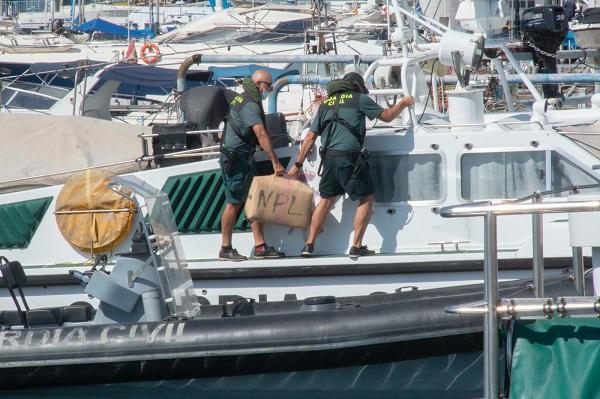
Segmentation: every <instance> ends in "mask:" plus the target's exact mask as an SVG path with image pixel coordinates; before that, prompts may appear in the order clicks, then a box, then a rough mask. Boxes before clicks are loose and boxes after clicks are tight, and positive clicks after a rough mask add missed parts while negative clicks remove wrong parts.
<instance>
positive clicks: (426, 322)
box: [0, 277, 575, 390]
mask: <svg viewBox="0 0 600 399" xmlns="http://www.w3.org/2000/svg"><path fill="white" fill-rule="evenodd" d="M528 284H529V281H516V282H509V283H504V284H503V285H502V287H501V289H500V295H502V296H503V297H524V296H532V295H533V293H532V291H531V289H530V288H529V286H528ZM574 290H575V288H574V283H573V281H570V279H568V278H567V277H563V278H560V279H555V280H553V281H551V282H547V284H546V293H547V294H548V295H554V294H556V293H557V292H560V293H561V294H563V295H569V294H571V293H573V292H574ZM332 298H333V297H330V298H322V297H321V298H319V299H318V300H316V301H315V300H313V301H312V302H311V301H308V300H305V301H283V302H265V303H259V302H252V301H236V302H235V303H233V304H228V305H223V306H202V307H201V314H200V316H198V317H196V318H194V319H192V320H173V321H164V322H147V323H144V322H139V323H114V324H104V325H94V324H89V323H79V324H71V325H69V326H66V325H63V326H54V327H49V326H40V327H37V328H28V329H23V328H16V329H8V328H6V326H5V329H3V330H2V331H0V386H1V387H3V389H14V388H31V387H36V386H40V387H42V386H56V385H81V384H99V383H117V382H132V381H147V380H165V379H182V378H201V379H202V378H211V377H231V376H242V375H261V376H262V375H271V374H276V373H293V372H300V371H314V373H313V374H312V375H315V376H318V375H319V374H320V373H321V371H323V372H324V373H334V371H332V370H341V371H339V373H341V374H344V373H345V372H346V371H348V369H347V368H356V367H359V368H360V367H367V368H366V369H372V370H379V371H380V372H381V371H382V370H387V372H388V373H396V372H400V373H406V374H410V373H413V374H414V375H418V373H419V372H420V371H419V367H423V365H427V364H428V363H429V362H434V363H435V364H438V365H439V364H441V363H444V362H445V363H444V364H446V366H447V367H446V369H448V370H450V369H453V368H454V366H456V370H453V371H448V370H446V371H447V373H446V374H444V373H440V376H441V377H442V380H440V381H435V382H430V384H431V387H439V389H440V390H444V389H448V387H449V386H452V383H449V381H459V380H460V378H461V377H460V376H461V375H463V374H464V372H465V370H466V369H469V367H474V366H475V364H478V362H480V358H479V357H480V352H481V350H482V347H483V333H482V330H483V328H482V327H483V320H482V317H481V316H479V315H456V314H448V313H446V312H445V311H444V308H445V307H447V306H452V305H458V304H464V303H471V302H474V301H481V300H482V299H483V287H482V286H481V285H473V286H465V287H453V288H443V289H437V290H424V291H410V292H402V293H397V294H380V295H370V296H362V297H346V298H337V299H334V301H335V302H333V301H332ZM326 299H327V300H326ZM105 305H106V304H105ZM103 311H104V312H105V313H106V311H107V309H106V308H105V309H103ZM478 353H479V354H478ZM462 354H470V355H466V359H470V361H469V362H466V361H465V362H463V361H460V362H458V363H456V365H455V364H454V363H453V362H455V361H457V360H456V359H457V356H458V357H460V356H462ZM432 359H436V360H435V361H434V360H432ZM444 359H445V360H444ZM440 362H441V363H440ZM418 364H421V366H416V365H418ZM376 365H379V366H378V367H376ZM386 365H387V366H386ZM459 365H461V366H460V367H459ZM436 367H437V366H436ZM324 370H326V371H324ZM344 370H346V371H344ZM355 370H356V369H355ZM478 370H479V369H478ZM415 373H416V374H415ZM448 373H449V374H451V376H449V375H448ZM289 375H290V376H291V375H293V374H289ZM359 377H360V373H359V374H358V375H357V376H356V378H359ZM290 378H291V377H290ZM376 378H379V379H381V378H384V377H382V376H381V375H377V376H376ZM384 379H385V378H384ZM346 383H347V382H346ZM479 384H480V382H477V383H476V384H475V386H476V387H480V386H481V385H479ZM392 385H393V384H392ZM455 387H459V388H462V387H463V386H462V385H461V384H458V385H457V386H455ZM436 389H437V388H436ZM469 389H471V388H469ZM477 389H479V388H477Z"/></svg>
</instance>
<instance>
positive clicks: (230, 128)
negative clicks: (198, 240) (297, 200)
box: [219, 70, 284, 261]
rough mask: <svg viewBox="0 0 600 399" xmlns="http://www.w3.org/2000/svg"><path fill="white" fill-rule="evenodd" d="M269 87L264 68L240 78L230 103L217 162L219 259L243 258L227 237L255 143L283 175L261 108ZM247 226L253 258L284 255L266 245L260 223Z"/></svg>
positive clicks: (247, 183) (251, 172)
mask: <svg viewBox="0 0 600 399" xmlns="http://www.w3.org/2000/svg"><path fill="white" fill-rule="evenodd" d="M272 86H273V78H272V77H271V74H270V73H269V72H267V71H264V70H258V71H256V72H254V74H253V75H252V77H251V78H245V79H244V81H243V82H242V87H243V89H244V91H243V93H241V94H240V95H238V96H236V97H235V98H234V99H233V100H232V101H231V103H230V105H231V111H230V113H229V117H228V118H227V123H226V128H225V131H224V137H223V140H222V141H221V143H222V146H221V158H220V164H221V172H222V174H223V186H224V188H225V197H226V200H227V204H226V205H225V210H224V211H223V216H221V235H222V243H221V250H220V251H219V259H220V260H230V261H242V260H246V259H247V258H246V257H245V256H243V255H240V254H239V253H238V251H237V250H236V249H234V248H233V247H232V246H231V236H232V233H233V227H234V225H235V221H236V218H237V215H238V213H239V211H240V207H241V206H242V203H243V202H244V201H245V200H246V197H247V195H248V189H249V188H250V183H251V182H252V177H253V176H254V162H253V156H254V151H255V148H256V146H257V145H260V147H261V148H262V150H263V151H264V152H265V153H266V154H267V156H268V157H269V159H270V160H271V162H272V164H273V170H274V172H275V174H277V175H278V176H283V172H284V168H283V166H282V165H281V163H280V162H279V159H277V156H276V155H275V152H274V151H273V148H272V146H271V139H270V138H269V135H268V134H267V131H266V128H265V126H266V124H265V114H264V111H263V108H262V100H263V99H265V98H267V96H268V95H269V93H270V92H271V90H272V89H273V87H272ZM250 226H251V229H252V234H253V236H254V244H255V247H254V251H253V257H254V258H258V259H264V258H279V257H282V256H284V254H283V253H281V252H278V251H276V250H275V249H274V248H273V247H270V246H268V245H267V244H266V242H265V237H264V234H263V225H262V223H259V222H252V224H251V225H250Z"/></svg>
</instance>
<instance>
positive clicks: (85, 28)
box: [75, 18, 154, 39]
mask: <svg viewBox="0 0 600 399" xmlns="http://www.w3.org/2000/svg"><path fill="white" fill-rule="evenodd" d="M75 29H76V30H79V31H81V32H86V33H89V32H102V33H106V34H108V35H113V36H122V37H127V36H128V33H127V28H126V27H124V26H121V25H115V24H113V23H111V22H108V21H105V20H103V19H102V18H95V19H92V20H91V21H88V22H86V23H83V24H81V25H79V26H76V27H75ZM129 37H133V38H136V39H143V38H146V37H154V32H152V30H150V29H129Z"/></svg>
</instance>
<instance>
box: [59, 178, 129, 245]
mask: <svg viewBox="0 0 600 399" xmlns="http://www.w3.org/2000/svg"><path fill="white" fill-rule="evenodd" d="M112 177H113V174H112V173H111V172H109V171H104V170H95V169H88V170H86V171H83V172H82V173H78V174H76V175H74V176H72V177H71V178H70V179H69V180H68V181H67V182H66V183H65V185H64V186H63V188H62V190H61V191H60V194H59V195H58V198H57V199H56V206H55V215H56V224H57V225H58V229H59V230H60V232H61V234H62V235H63V237H64V238H65V240H67V241H68V242H69V244H71V245H72V246H73V247H75V249H77V250H79V251H82V252H86V253H92V254H98V253H107V252H111V251H112V250H113V249H115V248H116V247H117V246H119V245H120V244H121V243H122V242H123V241H124V240H125V238H127V236H128V235H129V233H130V231H131V228H132V226H133V224H134V223H133V222H134V218H135V213H136V206H135V204H134V203H133V202H132V201H131V200H129V199H126V198H124V197H123V196H121V195H119V194H117V193H115V192H114V191H112V190H111V189H110V187H109V186H108V184H109V183H110V182H111V181H112ZM124 191H127V194H129V193H130V192H129V191H128V190H124Z"/></svg>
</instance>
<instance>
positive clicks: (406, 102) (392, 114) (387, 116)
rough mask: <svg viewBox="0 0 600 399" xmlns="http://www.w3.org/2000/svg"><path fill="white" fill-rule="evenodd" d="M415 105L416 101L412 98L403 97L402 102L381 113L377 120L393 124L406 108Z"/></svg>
mask: <svg viewBox="0 0 600 399" xmlns="http://www.w3.org/2000/svg"><path fill="white" fill-rule="evenodd" d="M414 103H415V100H414V99H413V98H412V97H411V96H406V97H403V98H402V100H400V101H399V102H397V103H396V104H394V105H392V106H391V107H389V108H386V109H384V110H383V111H381V113H380V114H379V116H378V117H377V118H379V119H381V120H382V121H384V122H391V121H393V120H394V119H396V118H397V117H398V115H400V113H401V112H402V111H404V109H405V108H406V107H409V106H411V105H413V104H414Z"/></svg>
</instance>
